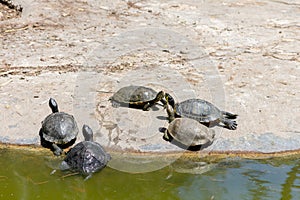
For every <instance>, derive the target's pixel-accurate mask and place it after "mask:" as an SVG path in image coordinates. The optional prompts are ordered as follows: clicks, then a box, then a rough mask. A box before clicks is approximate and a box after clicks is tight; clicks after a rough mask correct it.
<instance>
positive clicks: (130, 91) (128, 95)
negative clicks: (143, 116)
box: [109, 85, 165, 111]
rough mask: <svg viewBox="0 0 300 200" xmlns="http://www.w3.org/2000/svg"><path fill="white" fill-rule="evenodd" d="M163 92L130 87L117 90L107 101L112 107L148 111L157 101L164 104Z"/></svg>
mask: <svg viewBox="0 0 300 200" xmlns="http://www.w3.org/2000/svg"><path fill="white" fill-rule="evenodd" d="M163 98H164V92H163V91H160V92H158V93H157V92H156V91H155V90H153V89H151V88H148V87H144V86H136V85H130V86H126V87H123V88H121V89H119V90H118V91H117V92H116V93H115V94H114V95H113V96H112V97H111V98H110V99H109V100H111V102H112V106H113V107H119V106H126V107H135V108H142V109H143V110H144V111H146V110H149V109H150V107H151V106H153V105H154V104H155V103H157V102H158V101H161V102H162V103H163V104H165V102H164V99H163Z"/></svg>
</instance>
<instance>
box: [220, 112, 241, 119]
mask: <svg viewBox="0 0 300 200" xmlns="http://www.w3.org/2000/svg"><path fill="white" fill-rule="evenodd" d="M222 115H223V116H224V117H225V118H226V119H236V118H237V116H238V115H237V114H232V113H230V112H226V111H222Z"/></svg>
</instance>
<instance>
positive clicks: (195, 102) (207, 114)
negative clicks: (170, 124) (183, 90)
mask: <svg viewBox="0 0 300 200" xmlns="http://www.w3.org/2000/svg"><path fill="white" fill-rule="evenodd" d="M175 113H176V115H179V116H181V117H188V118H191V119H195V120H197V121H199V122H201V123H205V124H206V123H207V124H210V123H216V124H217V123H219V122H220V121H221V119H222V117H223V116H222V112H221V111H220V110H219V109H218V108H217V107H216V106H214V105H213V104H212V103H210V102H208V101H205V100H202V99H188V100H185V101H183V102H181V103H179V104H176V105H175Z"/></svg>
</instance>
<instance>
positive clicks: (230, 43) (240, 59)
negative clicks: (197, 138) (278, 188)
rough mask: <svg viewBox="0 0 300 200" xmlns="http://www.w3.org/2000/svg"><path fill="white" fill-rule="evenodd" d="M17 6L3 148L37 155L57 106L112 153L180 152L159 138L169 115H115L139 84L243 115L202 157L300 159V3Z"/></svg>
mask: <svg viewBox="0 0 300 200" xmlns="http://www.w3.org/2000/svg"><path fill="white" fill-rule="evenodd" d="M16 2H19V3H20V4H21V5H22V6H23V8H24V9H23V13H22V17H21V18H16V19H10V20H4V21H0V41H1V48H0V98H1V104H0V113H1V115H0V121H1V126H0V141H1V142H4V143H17V144H39V137H38V130H39V128H40V123H41V121H42V120H43V119H44V118H45V117H46V116H47V115H48V114H49V113H50V109H49V108H48V99H49V97H54V98H55V99H56V100H57V101H58V103H59V107H60V109H61V110H63V111H66V112H69V113H71V114H73V115H74V116H75V118H76V119H77V121H78V124H79V126H82V125H83V124H88V125H90V126H91V127H92V128H93V130H94V131H95V137H96V141H98V142H99V143H101V144H102V145H104V146H105V147H107V148H110V149H115V150H126V151H141V152H170V151H180V150H181V149H179V148H178V147H176V146H175V145H172V144H170V143H169V142H166V141H164V140H163V139H162V135H163V134H162V133H161V132H160V131H159V128H160V127H166V126H167V124H168V123H167V121H166V119H165V116H166V112H165V111H164V110H163V108H162V107H161V106H159V105H157V106H155V107H154V108H153V109H152V110H150V111H149V112H144V111H142V110H137V109H128V108H123V107H122V108H113V107H112V106H111V103H110V102H109V101H108V99H109V97H110V96H111V95H112V94H113V92H115V91H117V90H118V89H119V88H121V87H123V86H126V85H130V84H138V85H145V86H151V87H153V88H154V89H156V90H157V91H159V90H164V91H166V92H169V93H171V94H172V95H174V96H175V98H176V100H177V101H183V100H185V99H187V98H194V97H198V98H203V99H207V100H209V101H211V102H213V103H214V104H215V105H217V106H218V107H219V108H220V109H224V110H227V111H230V112H233V113H237V114H239V117H238V119H237V122H238V129H237V130H235V131H230V130H227V129H222V128H220V127H215V128H214V129H215V130H216V140H215V142H214V143H213V144H212V145H211V146H209V147H208V148H206V149H205V151H259V152H280V151H286V150H298V149H299V144H300V128H299V122H300V92H299V91H300V84H299V83H300V64H299V62H300V55H299V52H300V28H299V27H300V20H299V14H300V11H299V9H300V4H299V3H298V2H297V1H255V0H253V1H235V0H231V1H229V0H226V1H222V2H219V1H192V0H190V1H156V0H152V1H148V0H146V1H136V2H135V1H101V3H100V1H92V0H88V1H60V2H51V1H34V2H33V1H25V0H23V1H21V0H20V1H16ZM258 13H259V14H258ZM80 140H82V136H81V135H80V137H79V139H78V141H80Z"/></svg>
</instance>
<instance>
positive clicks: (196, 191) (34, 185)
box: [0, 149, 300, 200]
mask: <svg viewBox="0 0 300 200" xmlns="http://www.w3.org/2000/svg"><path fill="white" fill-rule="evenodd" d="M57 162H58V161H57V160H55V159H53V157H52V156H49V155H47V156H45V155H40V154H37V153H33V152H31V151H28V152H27V151H25V150H11V149H0V164H1V168H0V199H108V200H109V199H118V200H119V199H122V200H123V199H130V200H134V199H139V200H140V199H164V200H165V199H172V200H176V199H187V200H193V199H197V200H199V199H228V200H234V199H272V200H274V199H286V200H288V199H295V200H296V199H297V200H299V199H300V160H299V159H298V158H293V159H269V160H263V161H257V160H245V159H230V160H224V161H221V162H219V163H215V164H213V165H212V166H213V167H211V168H209V169H210V170H208V171H206V172H204V173H202V174H191V173H180V172H178V170H176V169H174V167H169V166H167V167H164V168H162V169H160V170H157V171H153V172H147V173H140V174H132V173H125V172H121V171H118V170H116V169H112V168H110V167H106V168H105V169H103V170H102V171H100V172H98V173H96V174H94V175H93V176H92V177H91V178H90V179H88V180H87V181H84V177H82V176H80V175H71V173H70V172H61V171H57V172H56V173H54V174H52V175H50V173H51V172H52V170H53V166H55V165H56V164H57ZM186 172H188V171H186ZM190 172H195V171H190Z"/></svg>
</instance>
